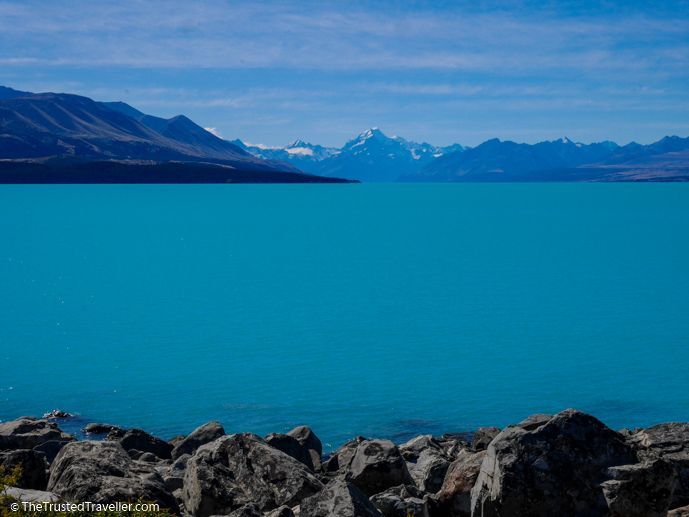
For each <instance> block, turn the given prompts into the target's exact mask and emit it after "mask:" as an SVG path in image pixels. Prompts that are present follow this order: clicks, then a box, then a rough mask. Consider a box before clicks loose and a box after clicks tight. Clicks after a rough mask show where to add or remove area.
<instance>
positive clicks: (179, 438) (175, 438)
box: [167, 434, 186, 448]
mask: <svg viewBox="0 0 689 517" xmlns="http://www.w3.org/2000/svg"><path fill="white" fill-rule="evenodd" d="M185 438H186V436H185V435H183V434H179V435H177V436H173V437H172V438H170V439H169V440H168V441H167V443H169V444H170V445H172V447H173V448H175V447H177V446H178V445H179V444H180V443H182V442H183V441H184V439H185Z"/></svg>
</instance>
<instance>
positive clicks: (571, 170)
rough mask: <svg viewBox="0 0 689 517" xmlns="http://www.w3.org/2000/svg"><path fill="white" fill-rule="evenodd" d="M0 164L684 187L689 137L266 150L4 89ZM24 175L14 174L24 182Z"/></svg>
mask: <svg viewBox="0 0 689 517" xmlns="http://www.w3.org/2000/svg"><path fill="white" fill-rule="evenodd" d="M0 160H4V162H3V163H4V164H3V165H2V169H3V170H8V168H9V167H10V165H9V164H10V162H12V163H14V164H15V165H14V167H15V169H16V168H17V165H16V163H19V162H21V163H24V164H26V163H32V164H34V165H35V164H39V163H40V164H45V163H52V164H55V163H62V164H64V163H75V162H81V163H83V162H91V163H94V162H98V163H101V164H102V163H103V162H104V161H118V162H121V163H124V164H127V165H131V164H133V163H135V164H139V165H141V164H143V163H147V164H153V163H156V164H166V163H171V162H174V163H177V162H179V163H187V164H195V166H198V165H204V166H215V167H224V168H225V170H227V169H234V170H242V171H245V172H251V171H253V173H254V174H263V175H264V177H263V179H262V181H270V179H269V176H265V174H274V173H280V174H284V173H300V175H301V180H303V179H304V178H303V173H304V172H306V173H308V174H310V175H312V176H309V178H307V180H308V181H326V180H325V179H319V177H325V178H345V179H348V180H358V181H363V182H393V181H400V182H467V181H481V182H486V181H685V180H688V179H689V138H680V137H677V136H672V137H665V138H663V139H662V140H660V141H658V142H655V143H653V144H650V145H640V144H636V143H634V142H632V143H630V144H628V145H625V146H624V147H620V146H618V145H617V144H616V143H614V142H610V141H605V142H600V143H593V144H588V145H586V144H581V143H575V142H572V141H570V140H569V139H567V138H565V137H563V138H560V139H558V140H554V141H547V142H540V143H537V144H533V145H529V144H518V143H515V142H510V141H500V140H498V139H492V140H488V141H486V142H484V143H482V144H481V145H479V146H477V147H475V148H465V147H463V146H461V145H460V144H454V145H452V146H449V147H438V146H434V145H431V144H428V143H421V144H419V143H416V142H411V141H407V140H405V139H404V138H402V137H399V136H393V137H388V136H386V135H385V134H384V133H383V132H382V131H381V130H379V129H378V128H372V129H369V130H367V131H365V132H363V133H361V134H360V135H359V136H357V137H356V138H353V139H351V140H349V141H348V142H347V143H346V144H345V145H344V146H343V147H342V148H340V149H336V148H328V147H323V146H320V145H314V144H311V143H306V142H303V141H302V140H295V141H294V142H292V143H291V144H289V145H287V146H286V147H273V148H269V147H265V146H254V145H249V144H245V143H243V142H242V141H241V140H239V139H237V140H234V141H232V142H228V141H226V140H223V139H221V138H218V137H217V136H215V135H214V134H212V133H210V132H209V131H207V130H205V129H204V128H202V127H201V126H199V125H197V124H195V123H194V122H192V121H191V120H189V119H188V118H187V117H185V116H184V115H178V116H176V117H173V118H171V119H164V118H160V117H155V116H152V115H148V114H145V113H142V112H140V111H139V110H137V109H135V108H133V107H131V106H129V105H128V104H125V103H123V102H96V101H93V100H91V99H88V98H86V97H81V96H77V95H70V94H55V93H41V94H30V93H28V92H21V91H17V90H12V89H11V88H5V87H0ZM35 166H37V165H35ZM13 170H14V169H13ZM18 170H19V169H17V171H18ZM20 172H21V171H20ZM20 172H16V171H15V173H13V174H14V176H13V177H14V178H15V179H19V180H20V179H21V177H20ZM178 172H179V171H178ZM205 172H207V171H204V174H202V175H204V177H205V176H206V175H207V174H205ZM159 174H164V171H163V169H160V170H159ZM214 174H215V176H214V175H213V174H211V176H213V177H215V178H216V179H217V178H218V176H217V174H216V173H214ZM80 177H81V178H83V177H85V176H84V175H83V174H82V176H80ZM147 177H148V176H147ZM295 177H296V176H295ZM243 178H245V179H246V178H251V174H248V175H245V176H243ZM275 178H277V177H275ZM281 178H283V179H284V178H285V176H281ZM160 179H161V180H169V179H170V178H160ZM230 180H231V178H228V179H227V181H230ZM190 181H193V177H191V178H190ZM332 181H334V179H333V180H332Z"/></svg>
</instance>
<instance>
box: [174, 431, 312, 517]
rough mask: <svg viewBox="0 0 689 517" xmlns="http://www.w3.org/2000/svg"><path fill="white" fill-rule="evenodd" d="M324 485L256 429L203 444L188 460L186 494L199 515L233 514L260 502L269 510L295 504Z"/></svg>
mask: <svg viewBox="0 0 689 517" xmlns="http://www.w3.org/2000/svg"><path fill="white" fill-rule="evenodd" d="M322 487H323V485H322V483H321V482H320V481H318V480H317V479H316V478H315V477H314V476H313V474H312V473H311V472H309V470H308V469H307V468H306V466H304V464H302V463H300V462H298V461H297V460H295V459H294V458H291V457H290V456H288V455H287V454H285V453H283V452H281V451H279V450H277V449H275V448H274V447H271V446H269V445H268V444H266V443H265V442H264V441H263V440H262V439H261V438H260V437H258V436H256V435H255V434H251V433H243V434H233V435H230V436H226V437H224V438H220V439H218V440H215V441H214V442H211V443H209V444H206V445H204V446H202V447H200V448H199V449H198V450H197V451H196V454H194V456H192V457H191V458H190V459H189V461H188V463H187V468H186V472H185V475H184V489H183V491H182V497H183V501H184V504H185V506H186V509H187V512H188V513H189V514H190V515H192V516H194V517H207V516H209V515H214V514H228V513H230V512H232V511H234V510H237V509H239V508H240V507H242V506H243V505H245V504H248V503H256V504H257V505H258V507H259V509H260V510H261V511H263V512H265V511H269V510H273V509H275V508H277V507H279V506H282V505H287V506H294V505H297V504H299V503H300V502H301V500H302V499H304V498H306V497H309V496H311V495H313V494H315V493H316V492H318V491H319V490H321V488H322Z"/></svg>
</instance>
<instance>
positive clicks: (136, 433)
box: [107, 429, 173, 460]
mask: <svg viewBox="0 0 689 517" xmlns="http://www.w3.org/2000/svg"><path fill="white" fill-rule="evenodd" d="M107 440H108V441H109V442H116V443H119V444H120V445H122V447H123V448H124V450H125V451H129V450H132V449H134V450H137V451H141V452H150V453H152V454H155V455H156V456H158V457H159V458H162V459H164V460H169V459H171V458H172V449H173V447H172V445H170V444H169V443H167V442H166V441H164V440H161V439H160V438H156V437H155V436H151V435H150V434H148V433H147V432H146V431H142V430H141V429H129V430H128V431H124V430H122V429H113V430H112V431H110V433H109V434H108V438H107Z"/></svg>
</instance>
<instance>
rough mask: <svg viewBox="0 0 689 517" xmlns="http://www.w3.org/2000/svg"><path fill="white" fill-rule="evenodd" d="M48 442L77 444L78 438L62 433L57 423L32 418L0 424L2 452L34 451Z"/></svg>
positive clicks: (24, 417) (26, 417)
mask: <svg viewBox="0 0 689 517" xmlns="http://www.w3.org/2000/svg"><path fill="white" fill-rule="evenodd" d="M48 441H57V442H61V443H69V442H75V441H76V438H74V436H72V435H71V434H67V433H64V432H62V431H61V430H60V428H59V427H58V426H57V424H56V423H55V422H48V421H47V420H39V419H38V418H34V417H31V416H23V417H20V418H17V419H16V420H13V421H11V422H5V423H2V424H0V451H6V450H13V449H33V448H34V447H36V446H37V445H40V444H42V443H45V442H48Z"/></svg>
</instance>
